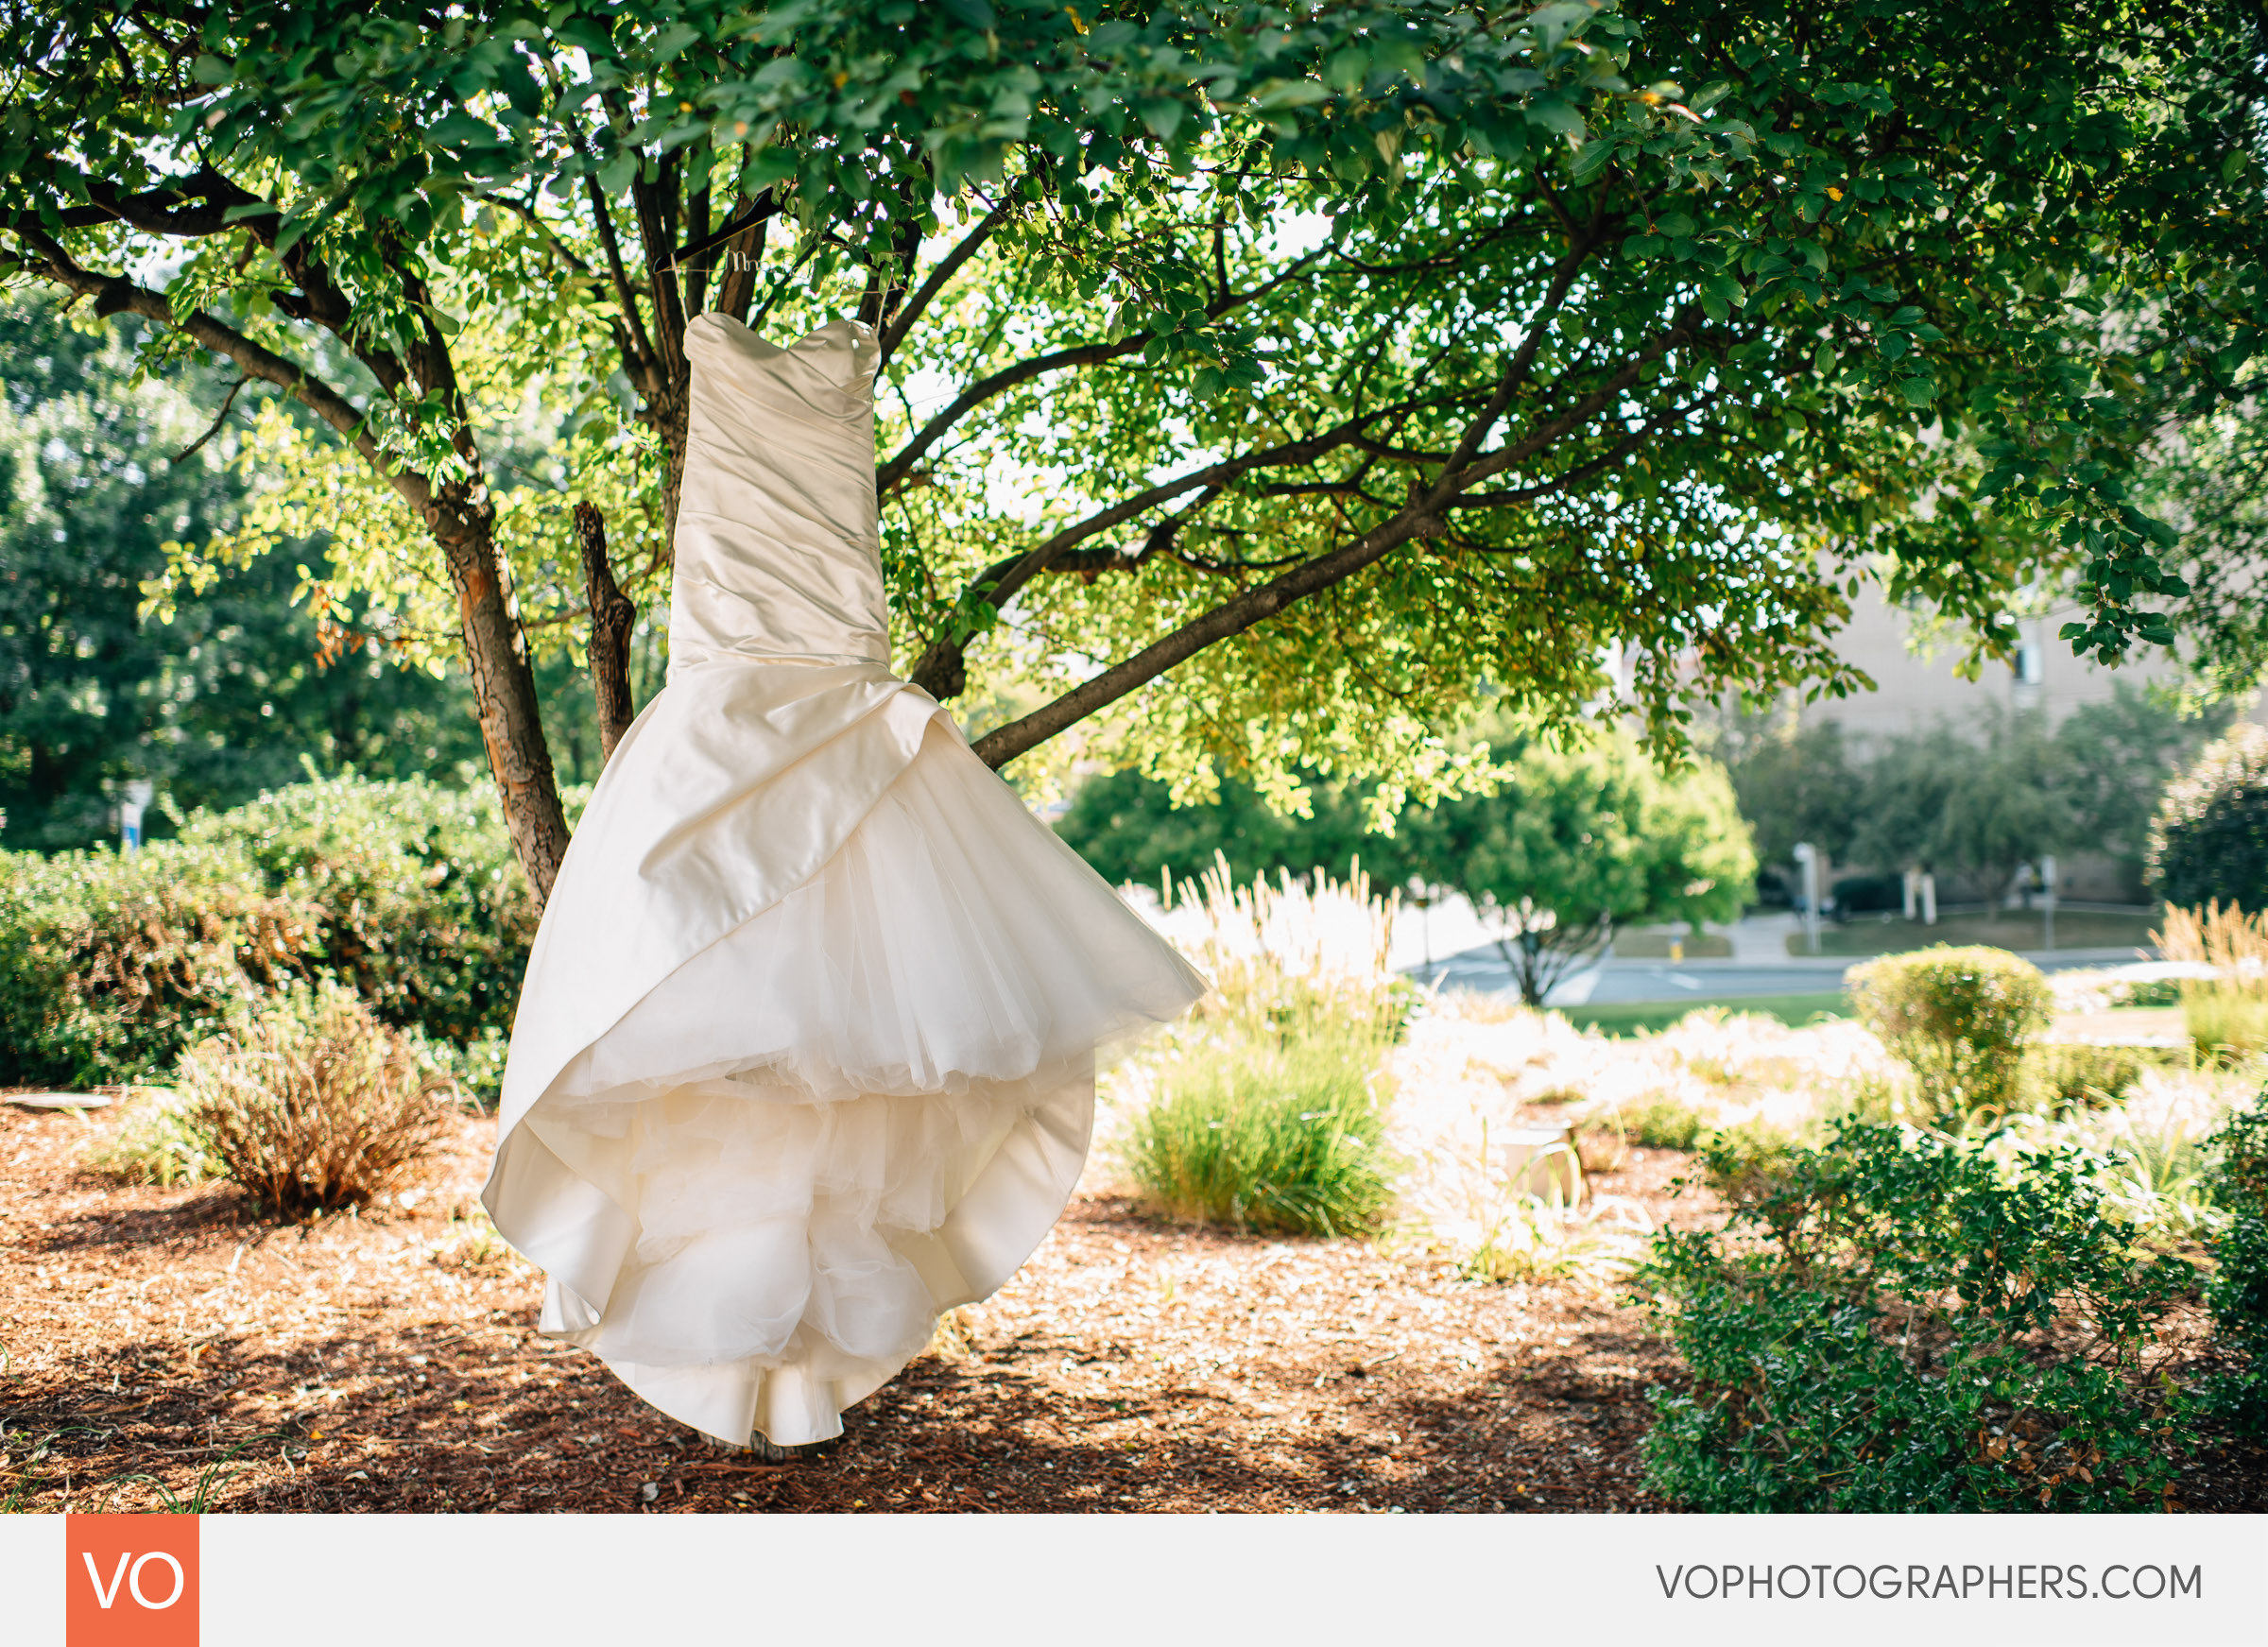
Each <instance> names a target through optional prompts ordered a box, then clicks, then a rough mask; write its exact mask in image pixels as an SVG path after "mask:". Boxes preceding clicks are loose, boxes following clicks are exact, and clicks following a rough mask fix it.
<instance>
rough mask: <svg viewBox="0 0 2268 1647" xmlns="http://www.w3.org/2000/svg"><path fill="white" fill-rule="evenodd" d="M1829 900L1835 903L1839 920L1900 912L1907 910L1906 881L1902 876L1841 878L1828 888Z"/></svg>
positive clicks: (1854, 876) (1846, 876)
mask: <svg viewBox="0 0 2268 1647" xmlns="http://www.w3.org/2000/svg"><path fill="white" fill-rule="evenodd" d="M1828 896H1829V897H1830V898H1832V899H1833V900H1834V901H1835V913H1836V915H1838V916H1845V915H1875V914H1879V913H1881V912H1883V911H1886V910H1893V909H1895V910H1900V911H1902V910H1903V909H1904V908H1905V907H1906V879H1905V877H1904V876H1902V875H1844V876H1840V877H1838V878H1837V879H1836V881H1835V884H1834V885H1833V886H1832V887H1830V888H1829V891H1828Z"/></svg>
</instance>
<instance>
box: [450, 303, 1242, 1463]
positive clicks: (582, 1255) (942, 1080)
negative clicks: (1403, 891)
mask: <svg viewBox="0 0 2268 1647" xmlns="http://www.w3.org/2000/svg"><path fill="white" fill-rule="evenodd" d="M686 351H687V352H688V354H689V355H690V356H691V358H692V361H693V406H692V422H691V442H690V448H689V453H688V457H687V463H686V470H685V482H684V492H683V497H682V502H681V506H680V508H679V518H678V540H677V549H678V558H677V580H676V590H675V594H674V597H673V601H672V606H671V612H670V663H669V676H668V682H667V685H666V686H665V687H664V688H663V690H662V692H661V693H660V694H658V695H656V696H655V698H654V700H653V701H652V702H651V703H650V704H648V705H647V706H646V708H645V710H644V712H643V713H642V714H640V715H639V717H638V719H637V722H636V723H635V724H634V725H633V726H632V727H631V728H630V729H629V731H628V733H627V734H626V735H625V737H624V738H623V741H622V743H621V744H620V745H619V746H617V747H616V749H615V751H614V755H613V758H612V759H611V760H610V761H609V763H607V767H606V771H605V773H604V775H603V776H602V777H601V779H600V781H599V783H598V786H597V789H596V790H595V792H594V793H593V796H592V798H591V803H590V805H589V807H588V808H587V809H586V811H585V812H584V814H583V817H582V822H581V824H580V826H579V827H578V828H577V829H576V833H575V839H574V843H573V845H572V846H571V847H570V849H569V850H568V852H567V856H566V860H565V862H564V864H563V865H562V866H561V867H560V871H559V877H558V884H557V885H556V886H555V887H554V888H553V891H552V896H551V901H550V902H549V904H548V906H547V907H546V908H545V910H544V914H543V922H542V926H541V930H540V931H539V932H538V934H537V935H536V943H535V949H534V952H533V954H532V955H531V957H530V959H529V962H528V969H527V978H526V982H525V985H524V988H523V992H522V995H521V1000H520V1009H519V1017H518V1020H517V1021H516V1022H515V1024H514V1026H513V1034H512V1046H511V1057H510V1061H509V1063H508V1064H507V1068H506V1072H505V1080H504V1104H503V1114H502V1117H501V1132H500V1138H499V1142H498V1145H497V1150H496V1158H495V1162H494V1165H493V1167H492V1168H491V1170H490V1175H489V1181H488V1186H487V1188H486V1189H485V1190H484V1191H483V1192H482V1199H483V1201H484V1202H485V1203H486V1205H487V1207H488V1209H489V1212H490V1216H491V1217H493V1218H494V1220H495V1222H496V1227H497V1228H498V1229H499V1230H500V1231H501V1232H502V1233H503V1234H504V1236H505V1238H506V1239H507V1241H509V1242H510V1243H511V1244H513V1245H514V1246H515V1247H517V1248H518V1249H519V1250H520V1251H521V1252H523V1253H524V1254H525V1255H526V1256H527V1257H528V1258H529V1259H531V1260H532V1261H535V1262H536V1263H537V1264H539V1265H541V1267H542V1269H543V1271H544V1272H545V1275H546V1277H547V1281H546V1285H545V1289H544V1297H543V1312H542V1317H541V1330H543V1331H544V1332H546V1333H548V1334H550V1335H552V1336H554V1337H557V1338H561V1339H564V1340H566V1341H568V1342H570V1343H573V1344H577V1345H580V1346H582V1347H585V1348H587V1349H589V1350H591V1351H592V1352H593V1354H595V1355H597V1356H598V1357H599V1358H600V1359H601V1360H603V1361H604V1362H605V1363H606V1364H608V1366H610V1368H612V1370H613V1371H614V1372H615V1374H616V1375H617V1376H619V1377H620V1378H621V1379H622V1380H623V1381H625V1382H626V1383H627V1384H628V1385H629V1386H630V1387H631V1388H632V1389H633V1390H635V1391H636V1392H637V1393H638V1394H639V1395H640V1396H641V1397H643V1398H644V1399H645V1400H647V1401H649V1402H651V1403H652V1404H653V1405H654V1406H656V1407H658V1408H660V1409H661V1410H662V1412H664V1413H667V1414H668V1415H670V1416H672V1417H674V1418H678V1419H681V1420H682V1421H684V1422H685V1423H687V1424H691V1425H693V1426H694V1427H695V1428H696V1429H699V1430H701V1431H704V1432H706V1433H709V1434H711V1435H713V1436H716V1437H718V1438H719V1439H722V1440H725V1441H728V1442H732V1443H736V1444H740V1443H746V1442H747V1441H748V1440H749V1438H750V1436H751V1434H752V1433H761V1434H762V1435H764V1436H765V1437H767V1438H768V1439H770V1440H771V1441H773V1442H774V1443H777V1444H779V1445H782V1446H789V1445H795V1444H799V1443H803V1442H810V1441H817V1440H823V1439H825V1438H827V1437H829V1436H832V1435H835V1434H839V1433H841V1430H842V1420H841V1416H840V1415H841V1413H842V1410H843V1409H844V1408H845V1407H848V1406H849V1405H851V1403H852V1402H854V1401H857V1400H859V1399H861V1398H864V1397H865V1396H867V1395H868V1394H870V1393H871V1392H872V1391H873V1390H875V1389H876V1388H878V1387H879V1386H880V1385H881V1384H883V1383H884V1382H885V1381H887V1380H888V1379H890V1378H891V1377H892V1376H894V1375H895V1374H896V1373H897V1372H898V1370H899V1369H900V1368H901V1367H902V1366H903V1365H904V1364H905V1363H906V1362H907V1361H908V1360H909V1359H911V1357H912V1356H913V1355H914V1354H915V1353H916V1352H917V1351H919V1349H920V1348H921V1347H923V1346H924V1345H925V1344H926V1343H927V1342H928V1340H929V1337H930V1333H931V1331H932V1330H933V1328H934V1324H935V1321H936V1315H937V1314H938V1312H941V1311H943V1310H947V1309H950V1308H952V1307H954V1305H956V1304H962V1303H968V1302H972V1301H974V1300H976V1299H978V1298H982V1297H984V1296H986V1295H988V1294H989V1293H991V1292H992V1291H993V1290H994V1289H996V1288H997V1287H999V1286H1000V1285H1001V1283H1002V1282H1004V1281H1005V1280H1006V1279H1007V1278H1008V1277H1009V1276H1010V1275H1012V1274H1013V1273H1014V1272H1015V1270H1016V1267H1017V1266H1018V1265H1019V1264H1021V1263H1022V1261H1024V1259H1025V1258H1026V1257H1028V1256H1029V1255H1030V1253H1031V1251H1032V1248H1033V1247H1034V1246H1036V1245H1037V1244H1039V1242H1040V1238H1041V1237H1042V1236H1043V1235H1045V1234H1046V1232H1047V1230H1048V1228H1049V1227H1051V1226H1052V1225H1053V1224H1054V1222H1055V1220H1056V1218H1057V1216H1058V1215H1059V1214H1060V1212H1061V1211H1062V1209H1063V1204H1064V1202H1065V1200H1066V1199H1067V1198H1068V1197H1069V1195H1070V1193H1071V1191H1072V1188H1073V1186H1074V1183H1075V1182H1076V1181H1077V1178H1078V1175H1079V1171H1080V1168H1081V1165H1082V1163H1083V1162H1084V1160H1085V1158H1086V1152H1087V1144H1088V1139H1089V1135H1090V1132H1091V1126H1092V1121H1093V1109H1094V1049H1095V1047H1096V1046H1097V1045H1098V1044H1099V1043H1101V1042H1102V1041H1104V1040H1106V1039H1108V1038H1110V1037H1112V1036H1115V1035H1118V1034H1121V1033H1124V1032H1125V1031H1127V1030H1130V1029H1133V1028H1135V1027H1137V1026H1139V1025H1141V1024H1143V1023H1145V1022H1151V1021H1162V1020H1166V1019H1170V1018H1172V1017H1174V1016H1176V1015H1177V1014H1178V1013H1179V1012H1180V1011H1181V1010H1182V1009H1183V1008H1184V1007H1185V1006H1187V1005H1188V1004H1190V1003H1191V1002H1192V1001H1194V999H1195V998H1196V997H1197V996H1198V995H1199V994H1201V993H1202V992H1203V990H1204V988H1205V982H1204V980H1203V978H1202V977H1201V976H1200V975H1199V974H1198V973H1197V972H1196V971H1195V970H1194V969H1192V968H1191V967H1190V966H1189V965H1188V963H1187V962H1185V961H1184V960H1183V959H1182V958H1181V957H1180V956H1179V955H1178V954H1177V953H1176V952H1175V951H1174V950H1173V948H1172V947H1171V946H1170V945H1169V944H1167V943H1166V942H1165V941H1164V940H1163V939H1162V938H1160V936H1158V935H1156V934H1155V933H1154V932H1153V931H1152V930H1151V929H1150V927H1149V926H1148V924H1147V923H1146V922H1144V921H1143V919H1142V918H1140V917H1139V916H1137V915H1136V914H1135V913H1134V912H1133V911H1132V910H1130V909H1128V908H1127V907H1126V905H1125V903H1124V902H1123V901H1121V900H1120V899H1119V897H1118V895H1117V894H1116V893H1114V892H1113V891H1112V890H1111V889H1110V887H1109V886H1108V884H1106V883H1105V882H1104V881H1103V879H1102V878H1101V877H1100V876H1099V875H1097V874H1095V872H1094V871H1093V870H1092V869H1091V868H1090V867H1088V866H1087V865H1086V863H1085V862H1084V861H1083V860H1081V859H1080V858H1079V857H1078V855H1077V854H1076V853H1074V852H1073V851H1072V850H1071V849H1069V848H1068V847H1066V846H1064V845H1063V844H1062V843H1061V842H1060V841H1058V840H1057V838H1056V835H1055V833H1054V832H1053V831H1051V830H1049V829H1048V828H1047V827H1046V826H1045V825H1044V824H1042V823H1040V821H1039V820H1038V819H1036V818H1034V817H1033V816H1032V815H1031V814H1029V813H1028V812H1026V811H1025V810H1024V808H1023V805H1022V802H1021V801H1019V800H1018V799H1017V798H1016V796H1015V794H1014V792H1013V791H1011V790H1010V789H1009V788H1008V787H1007V786H1006V785H1005V783H1003V782H1002V781H1000V779H999V778H998V777H996V776H995V775H994V774H993V773H992V772H991V771H990V770H989V769H988V767H987V766H986V765H985V764H984V763H983V762H981V761H979V760H978V759H977V758H976V756H975V755H974V753H972V752H971V749H970V747H969V746H968V744H967V743H966V742H965V741H964V740H963V739H962V737H961V735H960V732H959V730H958V729H956V728H955V727H954V723H953V721H952V719H951V718H950V717H949V716H948V715H947V714H946V713H945V712H944V711H943V710H942V709H940V708H939V707H938V706H937V704H936V701H935V700H934V699H932V698H931V697H930V696H929V695H927V694H925V693H923V692H921V691H920V690H919V689H918V688H916V687H914V686H911V685H909V684H908V683H907V682H905V681H902V680H900V679H899V678H896V677H895V676H893V675H892V674H891V673H890V669H889V644H888V630H887V625H886V616H887V614H886V609H885V603H884V596H883V583H882V564H881V558H880V553H879V542H880V540H879V532H878V523H877V519H876V506H875V497H874V433H873V431H874V411H873V376H874V369H875V362H876V353H877V348H876V339H875V337H874V335H873V333H872V332H871V331H869V330H868V329H867V328H866V327H864V326H862V325H859V324H856V323H855V322H850V321H839V320H838V321H835V322H833V323H831V324H829V325H826V326H823V327H821V328H819V329H818V330H817V331H816V332H814V333H812V334H811V335H808V336H806V337H804V338H802V339H801V340H800V341H799V342H797V343H795V344H793V345H791V346H789V347H787V348H785V349H782V348H777V347H774V346H773V345H770V344H767V343H765V342H764V341H763V340H762V339H760V338H758V337H757V336H755V335H753V334H752V333H750V332H749V331H748V330H747V328H746V327H743V326H741V325H740V324H739V323H738V322H736V321H733V320H730V319H728V318H726V317H721V316H716V315H707V316H703V317H701V318H700V319H698V320H696V321H695V322H694V323H693V324H692V325H691V326H690V327H688V328H687V330H686Z"/></svg>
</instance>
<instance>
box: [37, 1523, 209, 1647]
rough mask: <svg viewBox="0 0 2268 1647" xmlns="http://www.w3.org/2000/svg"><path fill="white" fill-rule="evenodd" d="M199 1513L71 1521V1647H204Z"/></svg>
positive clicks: (66, 1562)
mask: <svg viewBox="0 0 2268 1647" xmlns="http://www.w3.org/2000/svg"><path fill="white" fill-rule="evenodd" d="M197 1529H198V1518H196V1517H195V1516H65V1517H64V1518H63V1594H64V1596H65V1598H66V1600H65V1604H64V1609H63V1618H64V1636H63V1638H64V1641H65V1644H66V1647H198V1631H197V1625H198V1586H197Z"/></svg>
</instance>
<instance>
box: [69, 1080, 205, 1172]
mask: <svg viewBox="0 0 2268 1647" xmlns="http://www.w3.org/2000/svg"><path fill="white" fill-rule="evenodd" d="M86 1164H87V1165H88V1166H89V1167H90V1168H92V1169H93V1170H94V1171H95V1172H98V1173H103V1174H107V1175H110V1176H111V1177H113V1178H120V1179H123V1180H124V1181H125V1182H127V1183H129V1184H155V1185H157V1186H158V1187H159V1188H161V1189H172V1188H174V1187H175V1186H176V1185H180V1184H201V1183H203V1182H204V1181H205V1180H206V1179H207V1178H217V1177H221V1176H223V1175H224V1172H223V1169H222V1166H221V1162H220V1159H219V1158H218V1157H216V1156H215V1155H214V1153H213V1141H212V1140H211V1139H210V1138H208V1137H206V1135H205V1133H204V1130H203V1128H201V1127H199V1126H198V1124H197V1123H196V1122H195V1121H193V1120H191V1119H190V1117H189V1115H188V1113H187V1111H186V1109H185V1108H184V1107H183V1103H182V1099H181V1095H180V1093H179V1092H177V1091H175V1090H173V1089H170V1088H164V1087H148V1088H144V1089H142V1090H141V1091H140V1092H138V1093H137V1094H135V1096H134V1097H133V1099H132V1100H131V1101H130V1103H129V1105H128V1107H127V1108H126V1110H125V1113H124V1114H123V1115H122V1116H121V1117H120V1118H119V1122H118V1129H117V1131H115V1132H114V1133H112V1135H111V1136H110V1138H109V1139H107V1140H105V1141H103V1142H101V1143H100V1144H97V1145H96V1146H95V1147H94V1149H92V1150H90V1151H88V1152H87V1157H86Z"/></svg>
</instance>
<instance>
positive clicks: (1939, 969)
mask: <svg viewBox="0 0 2268 1647" xmlns="http://www.w3.org/2000/svg"><path fill="white" fill-rule="evenodd" d="M1849 988H1850V996H1851V1000H1852V1002H1853V1004H1855V1005H1856V1006H1857V1008H1858V1012H1859V1016H1860V1018H1861V1019H1862V1020H1864V1022H1865V1024H1866V1027H1867V1028H1869V1029H1871V1030H1873V1031H1874V1033H1875V1034H1876V1035H1878V1036H1880V1037H1881V1040H1882V1044H1883V1045H1884V1046H1886V1047H1888V1048H1889V1049H1890V1051H1891V1052H1892V1053H1893V1054H1894V1055H1897V1056H1898V1057H1899V1058H1900V1059H1902V1060H1903V1061H1904V1062H1905V1063H1906V1064H1907V1066H1908V1067H1910V1068H1911V1069H1912V1070H1913V1072H1914V1074H1915V1077H1916V1081H1917V1083H1918V1084H1919V1087H1920V1091H1921V1097H1922V1100H1923V1102H1924V1103H1926V1104H1928V1105H1929V1106H1930V1107H1931V1108H1932V1109H1933V1111H1934V1115H1935V1118H1936V1119H1937V1120H1938V1121H1939V1122H1940V1123H1944V1124H1955V1125H1958V1124H1962V1123H1964V1122H1966V1121H1967V1120H1968V1119H1969V1118H1970V1117H1974V1116H1982V1117H1984V1118H1986V1119H1990V1118H1993V1117H1998V1116H2001V1115H2005V1114H2007V1113H2008V1112H2009V1111H2010V1110H2012V1109H2014V1108H2016V1107H2019V1104H2020V1102H2021V1099H2022V1084H2023V1083H2022V1076H2023V1069H2024V1053H2025V1049H2026V1048H2027V1047H2028V1046H2029V1045H2030V1044H2031V1042H2032V1039H2033V1038H2034V1037H2035V1036H2036V1035H2037V1034H2038V1033H2039V1031H2041V1030H2042V1029H2044V1028H2046V1027H2047V1025H2048V1022H2049V1021H2050V1020H2051V1019H2052V1018H2053V1013H2054V1004H2053V995H2052V994H2051V993H2050V991H2049V988H2048V982H2047V980H2046V979H2045V978H2044V977H2042V976H2041V975H2040V970H2039V969H2038V968H2037V967H2035V966H2034V965H2032V963H2031V962H2029V961H2026V960H2023V959H2021V958H2020V957H2019V956H2016V955H2012V954H2010V953H2009V952H2007V951H2005V950H1995V949H1988V948H1985V947H1984V946H1981V945H1980V946H1972V947H1968V948H1960V949H1956V948H1954V947H1953V946H1951V945H1949V944H1937V945H1934V946H1933V947H1932V948H1930V949H1926V950H1915V951H1913V952H1909V953H1906V954H1901V955H1883V956H1881V958H1880V959H1878V960H1873V961H1869V962H1868V963H1866V965H1864V966H1863V967H1858V968H1854V969H1852V971H1851V973H1850V982H1849Z"/></svg>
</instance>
